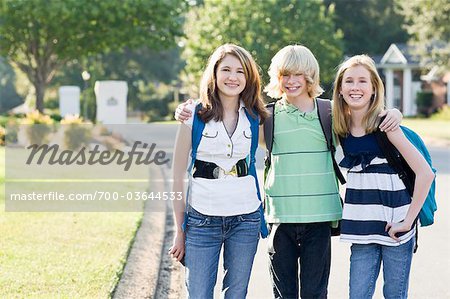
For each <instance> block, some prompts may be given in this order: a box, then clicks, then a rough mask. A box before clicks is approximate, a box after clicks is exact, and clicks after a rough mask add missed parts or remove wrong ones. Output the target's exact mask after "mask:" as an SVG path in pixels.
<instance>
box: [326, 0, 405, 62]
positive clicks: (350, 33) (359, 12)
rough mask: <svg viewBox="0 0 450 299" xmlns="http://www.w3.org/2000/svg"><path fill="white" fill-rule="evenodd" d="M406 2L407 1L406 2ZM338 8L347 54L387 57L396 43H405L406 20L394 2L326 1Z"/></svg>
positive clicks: (338, 24)
mask: <svg viewBox="0 0 450 299" xmlns="http://www.w3.org/2000/svg"><path fill="white" fill-rule="evenodd" d="M403 2H406V1H403ZM325 3H326V5H328V6H329V5H334V7H335V22H336V25H337V27H339V28H340V29H342V31H343V33H344V46H345V54H347V55H356V54H363V53H365V54H369V55H376V54H383V53H384V52H386V50H387V49H388V48H389V46H390V45H391V44H392V43H405V42H406V41H407V40H408V33H407V32H406V30H405V29H404V28H402V25H403V23H404V17H403V16H402V15H400V14H399V13H398V12H397V11H396V9H395V8H396V6H395V2H394V1H393V0H325Z"/></svg>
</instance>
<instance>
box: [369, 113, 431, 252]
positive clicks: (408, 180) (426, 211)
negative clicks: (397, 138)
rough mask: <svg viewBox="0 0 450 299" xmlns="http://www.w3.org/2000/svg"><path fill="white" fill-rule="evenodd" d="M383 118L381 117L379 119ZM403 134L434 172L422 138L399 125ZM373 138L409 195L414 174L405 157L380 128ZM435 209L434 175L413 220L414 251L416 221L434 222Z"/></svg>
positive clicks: (416, 245) (417, 237)
mask: <svg viewBox="0 0 450 299" xmlns="http://www.w3.org/2000/svg"><path fill="white" fill-rule="evenodd" d="M381 120H383V118H382V119H381ZM400 128H401V129H402V131H403V134H405V136H406V138H408V140H409V141H410V142H411V143H412V144H413V145H414V146H415V147H416V148H417V150H418V151H419V152H420V153H421V154H422V156H423V157H424V158H425V160H426V161H427V163H428V165H430V167H431V169H432V170H433V172H434V173H435V174H436V169H434V168H433V165H432V161H431V155H430V153H429V151H428V149H427V147H426V146H425V143H424V142H423V140H422V138H420V136H419V135H418V134H417V133H416V132H414V131H413V130H411V129H409V128H407V127H404V126H400ZM375 138H376V139H377V143H378V145H379V146H380V148H381V151H382V152H383V154H384V155H385V157H386V160H387V161H388V164H389V165H391V167H392V168H393V169H394V170H395V172H397V173H398V176H399V177H400V179H401V180H402V181H403V184H404V185H405V188H406V190H408V193H409V195H410V196H412V195H413V193H414V182H415V180H416V174H415V173H414V171H413V170H412V169H411V167H410V166H409V165H408V163H407V162H406V160H405V158H403V156H402V155H401V154H400V153H399V151H398V150H397V149H396V148H395V146H394V145H393V144H392V143H391V142H390V141H389V139H388V137H387V135H386V132H382V131H381V130H380V129H377V130H376V131H375ZM436 211H437V204H436V175H435V177H434V180H433V183H431V187H430V190H429V191H428V195H427V197H426V198H425V202H424V204H423V206H422V208H421V209H420V212H419V215H418V218H419V221H415V222H416V223H415V226H416V244H415V246H414V253H416V252H417V248H418V247H419V245H418V244H419V226H418V222H420V226H429V225H432V224H433V223H434V212H436Z"/></svg>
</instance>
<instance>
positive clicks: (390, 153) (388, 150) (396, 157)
mask: <svg viewBox="0 0 450 299" xmlns="http://www.w3.org/2000/svg"><path fill="white" fill-rule="evenodd" d="M374 134H375V138H376V139H377V143H378V145H379V146H380V149H381V152H382V153H383V154H384V156H385V157H386V160H387V162H388V164H389V165H391V167H392V168H393V169H394V170H395V172H396V173H398V176H399V177H400V179H401V180H402V181H403V183H404V184H405V187H406V189H407V190H408V192H409V193H410V195H411V196H412V194H413V188H414V186H412V185H411V182H410V180H409V179H408V174H407V170H406V169H405V166H406V165H408V164H407V163H406V161H404V158H403V157H402V156H401V155H400V153H399V152H398V150H397V149H396V148H395V146H394V145H393V144H392V143H391V141H389V139H388V137H387V135H386V132H382V131H381V130H380V129H379V128H378V129H377V130H376V131H375V132H374Z"/></svg>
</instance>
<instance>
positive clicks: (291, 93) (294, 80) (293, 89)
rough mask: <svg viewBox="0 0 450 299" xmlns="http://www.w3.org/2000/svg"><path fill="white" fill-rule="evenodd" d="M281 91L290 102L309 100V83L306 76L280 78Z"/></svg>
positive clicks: (290, 75) (288, 75)
mask: <svg viewBox="0 0 450 299" xmlns="http://www.w3.org/2000/svg"><path fill="white" fill-rule="evenodd" d="M280 89H281V91H282V93H284V94H285V95H286V98H287V100H288V101H289V102H291V103H293V102H295V101H296V100H299V99H303V98H308V97H309V96H308V82H307V81H306V78H305V75H304V74H300V73H299V74H282V75H281V76H280Z"/></svg>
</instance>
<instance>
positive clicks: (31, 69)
mask: <svg viewBox="0 0 450 299" xmlns="http://www.w3.org/2000/svg"><path fill="white" fill-rule="evenodd" d="M184 8H185V3H184V1H183V0H167V1H147V0H121V1H101V0H64V1H57V0H54V1H48V0H28V1H18V0H3V1H2V2H1V3H0V24H1V26H0V36H1V39H0V54H2V55H4V56H6V57H7V58H8V59H9V60H10V61H11V62H12V63H14V64H16V65H17V66H18V67H19V68H20V69H21V70H22V71H23V72H24V73H25V74H26V75H27V76H28V78H29V80H30V82H31V83H32V84H33V85H34V87H35V89H36V108H37V109H38V110H39V111H42V110H43V101H44V95H45V90H46V87H47V85H48V84H49V83H50V82H51V80H52V78H53V76H54V75H55V72H56V70H58V68H60V67H61V66H62V65H64V64H65V63H66V62H67V61H70V60H74V59H80V58H82V57H85V56H88V55H94V54H97V53H107V52H110V51H116V50H119V49H122V48H124V47H125V46H126V47H129V48H137V47H142V46H144V45H145V46H148V47H149V48H162V47H167V46H170V45H173V42H174V38H175V37H177V36H180V35H182V30H181V29H182V21H183V20H182V13H183V12H184Z"/></svg>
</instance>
